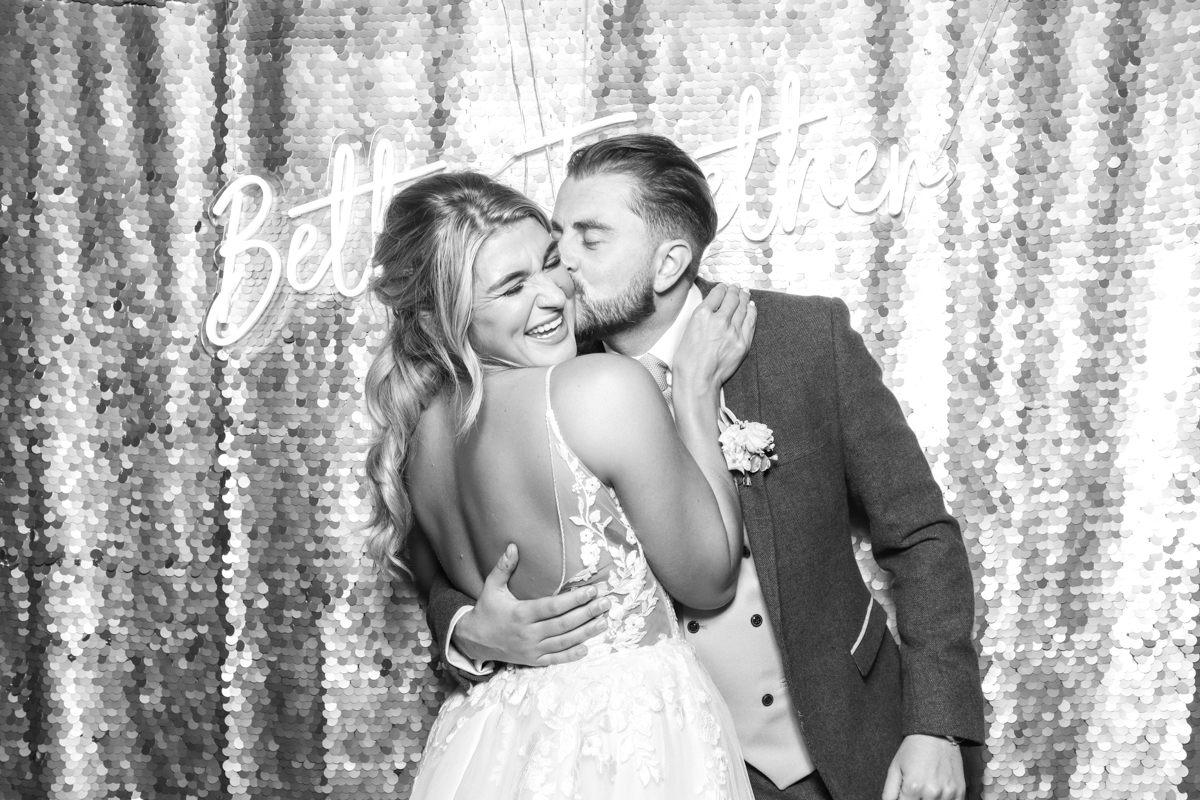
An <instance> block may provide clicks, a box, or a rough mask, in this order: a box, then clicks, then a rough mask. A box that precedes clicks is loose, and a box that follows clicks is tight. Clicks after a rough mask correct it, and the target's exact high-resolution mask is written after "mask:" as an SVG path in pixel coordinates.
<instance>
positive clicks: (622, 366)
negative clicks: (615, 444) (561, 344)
mask: <svg viewBox="0 0 1200 800" xmlns="http://www.w3.org/2000/svg"><path fill="white" fill-rule="evenodd" d="M550 394H551V400H552V402H553V403H554V411H555V414H557V415H558V418H559V421H560V422H562V423H564V424H565V425H567V426H568V427H571V425H572V422H576V421H577V422H580V423H582V424H584V425H586V426H587V428H588V429H589V430H590V431H591V432H592V433H600V432H603V431H604V430H605V429H606V428H610V427H611V426H614V425H615V426H624V425H625V424H626V421H627V420H629V419H631V418H640V417H645V416H646V415H650V416H655V415H657V414H659V413H661V414H666V415H667V419H669V418H670V412H669V411H667V407H666V404H665V402H664V401H663V398H662V395H661V394H660V393H659V391H658V387H657V386H656V385H655V384H654V379H653V378H651V377H650V373H649V372H647V371H646V368H645V367H643V366H642V365H641V364H639V363H638V362H637V361H635V360H634V359H632V358H628V357H626V356H621V355H616V354H613V353H591V354H588V355H585V356H579V357H578V358H573V359H571V360H570V361H565V362H563V363H562V364H560V365H559V366H558V367H556V368H555V371H554V377H553V379H552V385H551V393H550Z"/></svg>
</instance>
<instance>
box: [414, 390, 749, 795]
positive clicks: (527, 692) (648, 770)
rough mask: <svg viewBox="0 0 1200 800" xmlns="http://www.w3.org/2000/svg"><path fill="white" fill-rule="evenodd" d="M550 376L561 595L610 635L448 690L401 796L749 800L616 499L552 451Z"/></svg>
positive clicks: (557, 439) (709, 700)
mask: <svg viewBox="0 0 1200 800" xmlns="http://www.w3.org/2000/svg"><path fill="white" fill-rule="evenodd" d="M551 371H552V370H548V371H547V373H546V426H547V429H548V434H547V435H548V438H549V442H550V451H551V457H550V461H551V463H552V465H553V477H554V484H555V492H556V500H557V501H558V505H559V520H560V523H559V524H560V532H561V534H562V550H563V561H562V564H563V572H562V579H561V580H560V582H559V591H564V590H568V589H573V588H575V587H577V586H582V585H587V584H594V585H596V586H598V587H599V588H600V592H601V594H602V595H607V596H609V597H610V598H612V601H613V605H612V608H611V610H610V612H609V615H608V616H609V626H608V629H607V630H606V631H605V632H604V633H602V634H599V635H597V636H595V637H593V638H592V639H591V640H589V641H588V642H587V647H588V654H587V656H586V657H585V658H583V659H582V660H580V661H577V662H574V663H571V664H562V665H558V666H552V667H511V666H510V667H505V668H503V669H501V670H500V671H499V672H498V673H497V674H496V675H494V676H493V677H492V678H491V679H490V680H488V681H486V682H484V683H480V684H478V685H476V686H474V687H473V688H472V689H471V690H470V691H467V692H463V691H462V690H459V691H456V692H455V693H453V694H452V695H451V696H450V697H449V698H448V699H447V700H446V702H445V703H444V704H443V705H442V708H441V712H440V713H439V714H438V718H437V721H436V722H435V723H434V726H433V730H432V731H431V732H430V734H429V740H428V742H427V743H426V745H425V752H424V754H423V756H422V760H421V764H420V769H419V772H418V774H417V778H416V781H415V784H414V786H413V792H412V795H411V798H412V800H451V798H455V799H456V800H483V799H484V798H487V799H488V800H518V799H519V800H560V799H561V800H576V798H578V799H579V800H600V799H601V798H605V799H606V800H607V799H608V798H611V799H612V800H618V798H619V800H683V798H697V800H700V799H704V800H753V793H752V792H751V790H750V781H749V778H748V777H747V775H746V767H745V764H744V763H743V761H742V754H741V749H740V748H739V747H738V743H737V739H736V738H735V735H734V731H733V722H732V720H731V719H730V716H729V711H728V709H727V708H726V707H725V702H724V701H723V700H722V699H721V696H720V694H718V693H717V690H716V688H715V687H714V686H713V684H712V681H711V680H710V679H709V677H708V673H706V672H705V671H704V668H703V667H701V666H700V663H699V662H698V661H697V659H696V654H695V652H694V651H693V650H692V648H691V646H690V645H688V644H687V643H685V642H684V640H683V638H682V637H681V635H680V632H679V625H678V623H677V622H676V620H675V613H674V610H673V609H672V607H671V600H670V599H669V598H668V597H667V595H666V593H665V592H664V591H663V589H662V587H661V586H660V585H659V583H658V581H657V580H656V579H655V577H654V574H653V573H652V572H651V571H650V569H649V566H648V564H647V563H646V557H645V555H644V554H643V553H642V547H641V544H640V543H639V542H638V539H637V536H636V535H635V534H634V532H633V528H631V527H630V525H629V521H628V520H627V519H626V518H625V514H624V512H622V511H621V506H620V504H619V503H618V502H617V498H616V495H614V494H613V492H612V491H611V490H610V489H608V488H607V487H606V486H604V485H603V484H601V482H600V481H599V479H598V478H596V476H595V475H593V474H592V472H591V471H590V470H589V469H588V468H587V467H586V466H584V464H583V463H582V462H580V460H579V458H578V457H577V456H576V455H575V453H574V452H572V451H571V448H570V447H568V446H567V444H566V442H565V441H563V437H562V433H561V432H560V431H559V428H558V421H557V420H556V419H555V416H554V411H553V409H552V408H551V406H550V392H549V387H550V372H551ZM568 575H569V576H570V577H568Z"/></svg>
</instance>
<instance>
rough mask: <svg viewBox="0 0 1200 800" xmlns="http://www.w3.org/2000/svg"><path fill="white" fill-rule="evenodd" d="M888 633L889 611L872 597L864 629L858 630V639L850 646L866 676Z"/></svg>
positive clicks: (855, 661)
mask: <svg viewBox="0 0 1200 800" xmlns="http://www.w3.org/2000/svg"><path fill="white" fill-rule="evenodd" d="M886 633H887V612H886V611H884V610H883V606H881V605H879V604H878V603H876V602H875V598H874V597H872V598H871V602H870V603H869V604H868V605H867V616H866V618H865V619H864V620H863V625H862V630H860V631H859V632H858V640H857V641H855V642H854V646H853V647H851V648H850V655H851V656H853V657H854V663H855V665H857V666H858V672H859V674H860V675H862V676H863V677H864V678H865V677H867V673H869V672H870V671H871V667H872V666H874V665H875V656H876V654H877V653H878V652H879V645H880V644H882V643H883V637H884V634H886Z"/></svg>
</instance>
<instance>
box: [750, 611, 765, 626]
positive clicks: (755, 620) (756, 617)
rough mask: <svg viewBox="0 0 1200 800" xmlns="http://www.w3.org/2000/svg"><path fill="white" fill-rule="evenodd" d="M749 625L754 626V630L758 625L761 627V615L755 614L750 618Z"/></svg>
mask: <svg viewBox="0 0 1200 800" xmlns="http://www.w3.org/2000/svg"><path fill="white" fill-rule="evenodd" d="M750 624H751V625H753V626H754V627H756V628H757V627H758V626H759V625H762V614H755V615H754V616H753V617H751V618H750Z"/></svg>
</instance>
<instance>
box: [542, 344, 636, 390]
mask: <svg viewBox="0 0 1200 800" xmlns="http://www.w3.org/2000/svg"><path fill="white" fill-rule="evenodd" d="M554 384H555V385H554V391H555V392H563V393H564V394H569V393H584V394H588V395H595V394H597V393H599V394H601V395H602V396H610V395H612V394H616V393H621V394H624V393H626V392H633V393H635V394H641V393H642V392H644V391H646V390H647V387H649V390H650V391H653V392H655V393H657V391H658V388H657V387H656V386H655V385H654V379H653V378H651V377H650V373H649V372H647V371H646V369H645V367H643V366H642V365H641V364H639V363H638V362H637V361H635V360H634V359H632V358H628V357H627V356H622V355H617V354H616V353H588V354H587V355H583V356H577V357H576V358H572V359H569V360H567V361H564V362H563V363H561V364H559V365H558V366H557V367H556V368H555V371H554ZM560 387H561V388H560Z"/></svg>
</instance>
